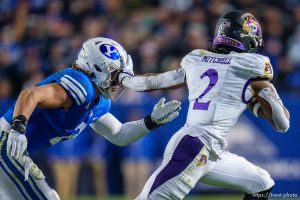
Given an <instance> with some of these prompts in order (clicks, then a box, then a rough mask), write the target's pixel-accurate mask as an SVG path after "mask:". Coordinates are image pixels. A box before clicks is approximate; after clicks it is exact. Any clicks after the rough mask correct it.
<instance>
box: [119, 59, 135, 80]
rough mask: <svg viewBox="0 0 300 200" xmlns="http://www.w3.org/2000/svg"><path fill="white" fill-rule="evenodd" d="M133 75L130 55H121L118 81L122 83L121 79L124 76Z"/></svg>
mask: <svg viewBox="0 0 300 200" xmlns="http://www.w3.org/2000/svg"><path fill="white" fill-rule="evenodd" d="M132 76H134V72H133V63H132V59H131V56H130V55H127V56H122V57H121V70H120V74H119V77H118V78H119V83H120V85H122V80H123V79H124V78H125V77H132Z"/></svg>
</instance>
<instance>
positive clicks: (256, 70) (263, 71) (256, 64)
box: [236, 53, 273, 80]
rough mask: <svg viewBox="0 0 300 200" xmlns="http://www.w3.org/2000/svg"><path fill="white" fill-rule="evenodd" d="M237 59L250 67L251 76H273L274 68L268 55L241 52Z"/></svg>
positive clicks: (268, 77)
mask: <svg viewBox="0 0 300 200" xmlns="http://www.w3.org/2000/svg"><path fill="white" fill-rule="evenodd" d="M236 61H237V62H238V63H239V64H240V65H242V66H244V67H246V68H248V70H249V74H248V75H249V78H263V79H268V80H271V79H272V78H273V68H272V65H271V63H270V59H269V58H268V57H266V56H263V55H259V54H253V53H240V54H239V56H238V57H237V58H236Z"/></svg>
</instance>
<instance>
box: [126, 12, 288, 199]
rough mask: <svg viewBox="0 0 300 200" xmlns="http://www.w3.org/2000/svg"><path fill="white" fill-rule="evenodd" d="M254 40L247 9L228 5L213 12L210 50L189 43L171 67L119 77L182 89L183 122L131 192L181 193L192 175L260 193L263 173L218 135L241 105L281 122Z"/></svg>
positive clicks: (258, 41)
mask: <svg viewBox="0 0 300 200" xmlns="http://www.w3.org/2000/svg"><path fill="white" fill-rule="evenodd" d="M262 47H263V40H262V31H261V27H260V25H259V23H258V21H257V20H256V19H255V18H254V16H253V15H251V14H250V13H246V12H243V11H230V12H228V13H226V14H225V15H224V16H222V17H221V18H220V19H219V20H218V22H217V25H216V30H215V36H214V39H213V43H212V47H211V49H210V51H206V50H202V49H197V50H194V51H192V52H191V53H189V54H188V55H186V56H185V57H184V58H183V59H182V62H181V68H180V69H178V70H174V71H168V72H165V73H161V74H156V75H150V76H147V75H145V76H136V77H132V78H129V77H127V78H124V79H123V80H122V84H123V86H125V87H127V88H131V89H134V90H136V91H149V90H153V89H173V88H178V87H184V86H187V87H188V90H189V103H190V104H189V111H188V116H187V120H186V123H185V125H184V127H182V128H181V129H180V130H179V131H177V132H176V133H175V134H174V135H173V137H172V138H171V139H170V141H169V143H168V145H167V147H166V150H165V153H164V158H163V161H162V164H161V165H160V167H159V168H158V169H157V170H156V171H155V172H154V173H153V174H152V176H151V177H150V178H149V180H148V181H147V183H146V185H145V186H144V189H143V191H142V192H141V193H140V195H139V196H138V197H137V198H136V199H138V200H145V199H153V200H161V199H183V198H184V197H185V196H186V195H187V194H188V193H189V192H190V190H191V189H192V188H193V187H194V186H195V185H196V183H197V182H198V181H200V182H202V183H206V184H210V185H215V186H221V187H225V188H232V189H237V190H240V191H243V192H245V193H246V194H245V196H244V200H250V199H268V194H269V193H270V191H271V190H272V188H273V186H274V181H273V180H272V178H271V177H270V175H269V173H268V172H267V171H265V170H264V169H262V168H260V167H258V166H255V165H254V164H252V163H250V162H249V161H247V160H246V159H245V158H243V157H240V156H238V155H236V154H233V153H231V152H228V151H226V149H225V148H226V139H225V137H226V135H227V134H228V133H229V130H230V128H231V127H232V126H233V125H234V124H235V123H236V121H237V119H238V118H239V116H240V115H241V113H242V112H243V111H244V110H245V109H246V108H247V106H249V107H250V109H251V110H252V111H253V113H254V115H256V116H257V117H261V118H265V119H267V120H268V121H269V122H270V123H271V125H272V126H273V127H274V128H275V129H276V130H277V131H278V132H286V131H287V130H288V128H289V112H288V111H287V109H286V108H285V107H284V105H283V104H282V101H281V100H280V98H279V96H278V94H277V92H276V89H275V88H274V87H273V85H272V84H271V83H270V82H269V80H271V79H272V77H273V70H272V66H271V64H270V60H269V58H268V57H265V56H262V55H260V54H259V53H260V52H261V50H262ZM129 63H130V62H129ZM127 67H130V66H127Z"/></svg>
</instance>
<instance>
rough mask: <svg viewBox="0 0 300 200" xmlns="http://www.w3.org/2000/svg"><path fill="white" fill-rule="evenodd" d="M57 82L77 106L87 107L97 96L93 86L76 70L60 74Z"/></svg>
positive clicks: (57, 76)
mask: <svg viewBox="0 0 300 200" xmlns="http://www.w3.org/2000/svg"><path fill="white" fill-rule="evenodd" d="M55 80H56V82H57V83H58V84H59V85H60V86H61V87H63V88H64V89H65V90H66V92H67V94H68V96H70V97H71V99H72V100H73V102H75V103H76V105H78V106H81V105H87V104H89V103H90V102H91V100H92V99H93V97H94V96H95V91H94V88H93V85H92V83H91V81H90V80H89V78H88V77H87V76H86V75H85V74H83V73H82V72H79V71H76V70H74V69H68V70H64V71H62V72H58V73H57V74H56V76H55Z"/></svg>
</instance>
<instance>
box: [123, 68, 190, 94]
mask: <svg viewBox="0 0 300 200" xmlns="http://www.w3.org/2000/svg"><path fill="white" fill-rule="evenodd" d="M184 78H185V71H184V69H183V68H180V69H178V70H173V71H168V72H164V73H161V74H158V75H153V76H136V77H126V78H124V80H123V81H122V85H123V86H125V87H127V88H130V89H132V90H135V91H145V90H151V89H163V88H168V87H171V86H174V85H178V84H181V83H184Z"/></svg>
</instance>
